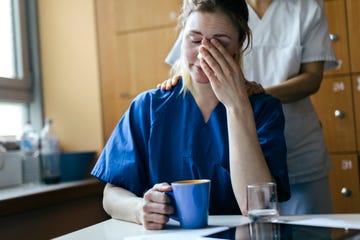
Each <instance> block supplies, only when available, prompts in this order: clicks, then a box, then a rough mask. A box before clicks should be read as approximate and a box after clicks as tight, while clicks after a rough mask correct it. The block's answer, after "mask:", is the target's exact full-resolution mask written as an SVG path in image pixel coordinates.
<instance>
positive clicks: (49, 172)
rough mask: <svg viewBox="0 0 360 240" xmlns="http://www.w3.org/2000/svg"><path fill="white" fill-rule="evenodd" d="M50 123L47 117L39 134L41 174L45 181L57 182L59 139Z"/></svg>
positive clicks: (58, 176) (58, 172)
mask: <svg viewBox="0 0 360 240" xmlns="http://www.w3.org/2000/svg"><path fill="white" fill-rule="evenodd" d="M52 123H53V122H52V120H51V119H50V118H47V119H46V121H45V125H44V127H43V129H42V130H41V134H40V143H41V165H42V176H43V180H44V182H45V183H58V182H59V181H60V176H61V174H60V149H59V140H58V138H57V136H56V134H55V131H54V129H53V127H52Z"/></svg>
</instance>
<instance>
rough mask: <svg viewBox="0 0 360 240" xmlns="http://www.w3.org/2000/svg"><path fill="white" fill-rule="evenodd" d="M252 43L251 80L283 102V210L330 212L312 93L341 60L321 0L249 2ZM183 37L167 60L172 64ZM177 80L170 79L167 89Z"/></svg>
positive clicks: (247, 68)
mask: <svg viewBox="0 0 360 240" xmlns="http://www.w3.org/2000/svg"><path fill="white" fill-rule="evenodd" d="M247 3H248V8H249V26H250V29H251V30H252V43H251V44H252V47H251V48H250V50H247V52H246V53H245V54H244V56H243V65H244V74H245V78H246V79H247V80H252V81H256V82H258V83H260V84H261V85H262V86H263V87H264V89H265V91H266V92H267V93H269V94H271V95H273V96H275V97H277V98H279V99H280V100H281V101H282V103H283V111H284V114H285V120H286V121H285V138H286V144H287V150H288V154H287V163H288V171H289V178H290V183H291V199H290V200H289V201H287V202H283V203H280V208H281V213H282V214H284V215H285V214H323V213H331V212H332V205H331V195H330V187H329V181H328V173H329V171H330V168H331V161H330V158H329V154H328V151H327V148H326V145H325V141H324V137H323V133H322V128H321V125H320V121H319V119H318V116H317V114H316V111H315V109H314V107H313V105H312V103H311V100H310V95H311V94H314V93H316V92H317V91H318V89H319V87H320V84H321V81H322V77H323V71H324V70H327V69H332V68H335V67H336V66H337V65H338V64H337V61H336V58H335V56H334V53H333V49H332V46H331V41H330V38H329V31H328V25H327V20H326V16H325V12H324V9H323V7H322V5H323V3H322V1H316V0H247ZM180 39H181V38H180V37H179V38H178V40H177V41H176V43H175V44H174V47H173V48H172V50H171V51H170V53H169V55H168V56H167V58H166V60H165V61H166V62H167V63H168V64H170V65H172V64H173V63H174V62H175V61H176V60H177V59H178V53H179V52H180V49H179V48H180V45H181V42H180ZM175 84H176V80H174V79H170V80H167V81H165V82H163V83H162V85H161V87H162V88H163V89H169V88H171V87H172V86H173V85H175Z"/></svg>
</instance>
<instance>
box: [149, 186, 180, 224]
mask: <svg viewBox="0 0 360 240" xmlns="http://www.w3.org/2000/svg"><path fill="white" fill-rule="evenodd" d="M167 191H171V186H170V185H169V184H167V183H160V184H155V185H154V186H153V187H152V188H151V189H149V190H148V191H147V192H146V193H145V194H144V197H143V199H144V201H143V205H142V218H143V221H142V222H143V224H144V227H145V228H146V229H162V228H163V227H164V225H165V224H166V223H167V222H168V221H169V217H168V215H169V214H172V213H174V209H173V207H172V206H171V205H170V204H169V203H170V198H169V196H167V195H166V194H165V192H167Z"/></svg>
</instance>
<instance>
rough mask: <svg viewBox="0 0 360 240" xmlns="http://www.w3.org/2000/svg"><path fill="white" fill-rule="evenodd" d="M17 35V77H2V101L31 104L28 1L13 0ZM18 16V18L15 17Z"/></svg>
mask: <svg viewBox="0 0 360 240" xmlns="http://www.w3.org/2000/svg"><path fill="white" fill-rule="evenodd" d="M11 4H12V7H13V11H14V12H13V22H14V25H15V27H14V31H16V34H15V37H14V38H15V55H16V57H15V59H16V65H15V68H16V75H17V76H15V77H14V78H5V77H0V100H2V101H21V102H29V101H31V99H32V82H31V77H30V65H29V64H30V62H29V46H28V43H29V39H28V28H29V23H28V21H27V20H28V18H29V16H28V15H29V13H28V11H26V10H27V5H28V3H27V2H26V0H12V1H11ZM14 14H16V15H17V16H14Z"/></svg>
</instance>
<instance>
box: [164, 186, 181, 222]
mask: <svg viewBox="0 0 360 240" xmlns="http://www.w3.org/2000/svg"><path fill="white" fill-rule="evenodd" d="M165 194H166V195H168V196H169V197H170V199H171V203H170V204H171V206H172V207H173V208H174V211H175V212H174V213H173V214H170V215H169V217H170V218H171V219H174V220H175V221H178V222H179V221H180V220H179V216H178V215H177V208H176V202H175V196H174V192H173V191H169V192H165Z"/></svg>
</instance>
